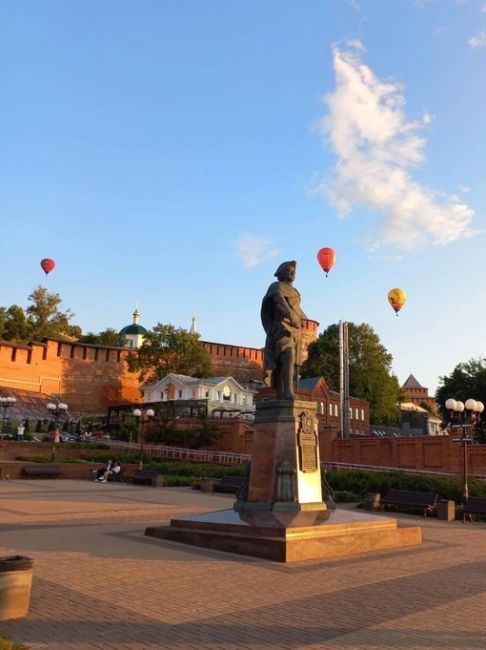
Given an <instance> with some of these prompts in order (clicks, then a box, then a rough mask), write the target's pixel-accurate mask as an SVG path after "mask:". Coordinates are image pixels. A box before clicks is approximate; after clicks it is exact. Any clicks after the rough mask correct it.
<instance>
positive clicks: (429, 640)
mask: <svg viewBox="0 0 486 650" xmlns="http://www.w3.org/2000/svg"><path fill="white" fill-rule="evenodd" d="M0 499H1V506H0V553H1V554H2V555H14V554H22V555H27V556H29V557H32V558H33V559H34V582H33V591H32V598H31V607H30V612H29V615H28V617H26V618H24V619H19V620H16V621H4V622H2V623H0V630H1V631H2V632H3V633H5V634H7V635H8V636H10V638H12V639H13V640H14V641H18V642H23V643H26V644H28V645H30V646H31V648H33V649H34V648H46V649H48V650H67V649H76V650H89V649H95V648H96V649H107V650H143V649H156V648H174V649H177V650H186V649H187V650H189V649H194V648H202V649H209V648H211V649H218V650H223V649H224V650H235V649H240V648H241V649H246V650H248V649H260V648H262V649H263V648H268V649H270V648H284V649H289V650H296V649H299V648H306V649H311V648H312V649H318V648H326V649H332V650H377V649H378V648H380V649H384V648H386V649H388V648H390V649H391V648H397V649H402V648H417V649H420V650H428V649H430V650H439V648H440V649H444V648H448V649H451V650H452V649H453V650H457V649H481V650H484V649H485V648H486V630H485V622H484V621H485V618H484V616H485V612H486V524H479V523H474V524H471V523H467V524H462V523H460V522H452V523H448V522H443V521H437V520H435V519H426V520H424V519H423V518H421V517H413V516H401V515H400V516H399V517H398V519H399V523H400V525H421V526H422V527H423V535H424V543H423V544H422V546H420V547H414V548H407V549H405V550H398V551H387V552H380V553H377V554H367V555H362V556H355V557H352V558H348V559H344V560H343V559H340V560H330V561H322V560H318V561H307V562H302V563H298V564H292V565H282V564H276V563H272V562H268V561H264V560H256V559H252V558H247V557H241V556H234V555H229V554H225V553H221V552H217V551H210V550H205V549H200V548H195V547H189V546H181V545H179V544H176V543H174V542H167V541H162V540H157V539H152V538H147V537H144V535H143V531H144V528H145V526H146V525H149V524H150V525H153V524H155V523H163V522H168V521H169V519H170V518H171V517H172V516H175V515H183V514H186V513H187V514H189V513H193V512H203V511H210V510H218V509H222V508H227V507H231V504H232V501H233V498H232V497H227V496H224V495H212V494H202V493H199V492H197V491H194V490H190V489H185V488H150V487H138V486H129V485H125V484H96V483H91V482H89V481H68V480H37V481H36V480H18V481H2V482H1V483H0Z"/></svg>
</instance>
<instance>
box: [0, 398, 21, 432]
mask: <svg viewBox="0 0 486 650" xmlns="http://www.w3.org/2000/svg"><path fill="white" fill-rule="evenodd" d="M16 401H17V398H16V397H0V408H2V409H3V416H2V440H3V432H4V430H5V420H6V419H7V411H8V409H9V408H10V407H11V406H13V405H14V404H15V402H16Z"/></svg>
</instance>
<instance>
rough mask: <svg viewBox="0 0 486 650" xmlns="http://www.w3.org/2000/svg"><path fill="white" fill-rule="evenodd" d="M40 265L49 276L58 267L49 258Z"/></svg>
mask: <svg viewBox="0 0 486 650" xmlns="http://www.w3.org/2000/svg"><path fill="white" fill-rule="evenodd" d="M40 265H41V266H42V270H43V271H44V273H45V274H46V275H47V274H48V273H50V272H51V271H52V270H53V269H54V268H55V266H56V263H55V262H54V260H51V259H50V258H49V257H45V258H44V259H43V260H41V263H40Z"/></svg>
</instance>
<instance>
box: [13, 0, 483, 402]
mask: <svg viewBox="0 0 486 650" xmlns="http://www.w3.org/2000/svg"><path fill="white" fill-rule="evenodd" d="M485 77H486V0H466V1H465V0H462V1H457V0H435V1H434V0H421V1H420V0H394V1H393V2H391V1H390V0H370V1H365V0H319V1H318V0H305V2H295V1H294V0H264V1H262V0H245V2H243V1H237V0H154V1H152V0H140V1H137V2H134V1H133V0H132V1H130V2H128V1H125V0H116V1H115V0H113V1H112V0H96V1H94V0H86V1H83V2H74V1H72V0H71V1H66V0H62V1H58V0H36V1H35V2H31V1H30V0H29V1H26V0H15V1H13V0H12V1H9V0H6V1H5V2H3V3H1V5H0V78H1V94H2V101H1V102H0V118H1V125H2V127H1V132H0V216H1V219H2V237H1V255H2V268H3V280H4V281H3V282H2V290H1V293H0V295H1V300H0V304H2V305H4V306H9V305H11V304H13V303H16V304H21V305H22V306H24V307H25V306H27V296H28V295H29V294H30V292H31V291H32V290H33V289H34V288H35V287H36V286H38V285H39V284H41V285H43V286H47V287H48V288H49V290H51V291H56V292H58V293H60V295H61V296H62V298H63V307H65V308H68V307H69V308H71V309H72V310H73V311H74V312H75V318H74V319H73V322H75V323H77V324H80V325H81V326H82V328H83V330H84V331H88V330H91V331H100V330H102V329H105V328H107V327H114V328H116V329H119V328H121V327H123V326H124V325H126V324H127V323H129V322H130V321H131V313H132V311H133V309H134V307H135V304H136V303H137V302H138V305H139V308H140V311H141V313H142V318H141V322H142V324H144V325H145V326H146V327H148V328H150V327H152V326H153V325H155V324H156V323H157V322H163V323H172V324H174V325H176V326H182V327H189V326H190V324H191V318H192V315H193V314H195V315H196V317H197V322H198V326H199V330H200V332H201V336H202V338H203V339H205V340H210V341H221V342H227V343H234V344H241V345H249V346H255V347H261V346H262V345H263V343H264V336H263V329H262V327H261V324H260V320H259V311H260V303H261V299H262V296H263V295H264V293H265V291H266V288H267V286H268V284H269V283H270V282H271V281H272V280H273V273H274V271H275V269H276V267H277V266H278V264H279V263H280V262H281V261H284V260H287V259H296V260H297V261H298V274H297V280H296V283H295V284H296V286H297V288H298V289H299V290H300V292H301V294H302V305H303V308H304V310H305V311H306V313H307V314H308V316H309V317H310V318H313V319H315V320H317V321H319V322H320V324H321V331H322V329H324V328H325V327H326V326H327V325H329V324H331V323H334V322H337V321H338V320H349V321H354V322H357V323H360V322H367V323H369V324H370V325H371V326H372V327H373V328H374V329H375V330H376V332H377V334H378V335H379V336H380V338H381V340H382V342H383V344H384V345H385V347H386V348H387V349H388V351H389V352H390V353H391V354H392V355H393V359H394V361H393V369H394V371H395V372H396V374H397V375H398V377H399V380H400V381H401V382H403V381H405V379H406V378H407V376H408V374H409V373H410V372H413V374H414V375H415V376H416V377H417V379H418V380H419V381H420V382H421V383H422V384H423V385H426V386H428V387H429V388H430V389H431V390H432V391H433V390H435V388H436V386H437V383H438V377H439V376H441V375H446V374H449V373H450V372H451V371H452V370H453V368H454V366H455V365H456V364H457V363H458V362H460V361H466V360H468V359H470V358H473V357H474V358H477V357H480V356H483V355H485V353H486V344H485V337H484V326H483V323H484V321H485V320H486V313H485V312H486V307H485V305H484V302H483V301H482V293H483V287H482V282H483V278H484V277H485V270H486V269H485V266H486V256H485V255H484V230H485V208H486V178H485V144H486V138H485V135H484V115H486V92H485V90H484V89H485V88H486V78H485ZM324 246H331V247H333V248H334V249H335V250H336V253H337V261H336V266H335V268H334V269H333V270H332V272H331V273H330V274H329V277H328V278H326V277H325V276H324V274H323V273H322V271H321V270H320V268H319V266H318V264H317V261H316V253H317V251H318V249H319V248H321V247H324ZM43 257H52V258H54V259H55V260H56V262H57V267H56V269H55V271H53V272H52V273H51V274H50V275H49V276H48V277H47V278H46V277H45V276H44V274H43V273H42V271H41V269H40V267H39V261H40V260H41V259H42V258H43ZM393 287H402V288H403V289H404V290H405V291H406V292H407V295H408V300H407V303H406V305H405V306H404V308H403V309H402V311H401V312H400V315H399V317H398V318H396V317H395V315H394V312H393V311H392V309H391V308H390V306H389V305H388V303H387V299H386V296H387V293H388V290H389V289H391V288H393ZM472 397H474V396H472Z"/></svg>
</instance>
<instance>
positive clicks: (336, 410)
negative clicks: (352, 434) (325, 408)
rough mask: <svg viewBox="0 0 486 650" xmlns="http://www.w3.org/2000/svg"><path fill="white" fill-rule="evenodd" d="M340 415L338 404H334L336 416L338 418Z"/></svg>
mask: <svg viewBox="0 0 486 650" xmlns="http://www.w3.org/2000/svg"><path fill="white" fill-rule="evenodd" d="M338 415H339V410H338V405H337V404H334V416H335V417H336V418H337V416H338Z"/></svg>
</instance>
